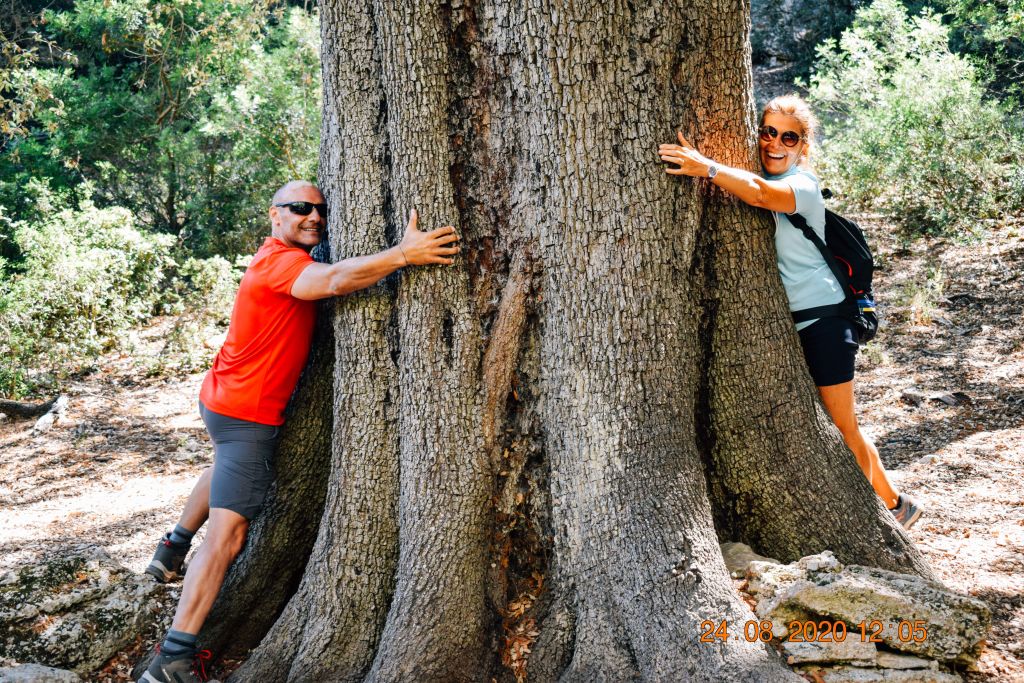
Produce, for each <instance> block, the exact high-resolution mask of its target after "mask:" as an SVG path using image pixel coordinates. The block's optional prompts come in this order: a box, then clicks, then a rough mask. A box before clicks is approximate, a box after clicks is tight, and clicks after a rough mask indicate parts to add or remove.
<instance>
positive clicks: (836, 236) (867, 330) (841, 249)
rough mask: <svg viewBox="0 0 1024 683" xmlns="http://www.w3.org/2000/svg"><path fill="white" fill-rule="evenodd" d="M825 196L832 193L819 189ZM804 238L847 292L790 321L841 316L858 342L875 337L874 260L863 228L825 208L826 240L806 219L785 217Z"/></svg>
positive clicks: (796, 314) (795, 216)
mask: <svg viewBox="0 0 1024 683" xmlns="http://www.w3.org/2000/svg"><path fill="white" fill-rule="evenodd" d="M822 196H823V197H824V198H825V199H828V198H829V197H831V196H832V193H831V192H829V191H828V190H825V191H824V192H822ZM786 217H787V218H788V219H789V222H790V223H792V224H793V225H794V226H796V228H797V229H799V230H800V231H801V232H803V233H804V237H806V238H807V239H809V240H810V241H811V242H813V243H814V246H816V247H817V248H818V251H820V252H821V255H822V257H823V258H824V259H825V263H826V264H828V267H829V269H830V270H831V271H832V274H833V275H835V276H836V280H837V281H838V282H839V284H840V285H841V286H842V287H843V291H844V292H846V300H845V301H842V302H840V303H838V304H831V305H828V306H815V307H814V308H805V309H803V310H800V311H793V322H797V323H799V322H804V321H806V320H814V319H815V318H825V317H828V316H842V317H844V318H847V319H849V320H850V321H851V322H852V323H853V324H854V326H855V327H856V328H857V333H858V335H859V337H860V343H862V344H864V343H866V342H869V341H871V340H872V339H874V337H875V334H876V333H877V332H878V316H877V315H876V314H875V297H874V295H873V294H872V293H871V276H872V274H873V273H874V269H875V261H874V259H873V258H872V257H871V249H870V248H869V247H868V243H867V240H865V239H864V231H863V230H861V229H860V226H859V225H857V224H856V223H854V222H853V221H851V220H850V219H849V218H843V217H842V216H840V215H839V214H837V213H834V212H832V211H829V210H828V209H825V241H824V242H822V241H821V238H820V237H818V235H817V233H815V232H814V230H812V229H811V226H809V225H807V219H805V218H804V217H803V216H801V215H800V214H798V213H794V214H791V215H787V216H786Z"/></svg>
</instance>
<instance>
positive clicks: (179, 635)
mask: <svg viewBox="0 0 1024 683" xmlns="http://www.w3.org/2000/svg"><path fill="white" fill-rule="evenodd" d="M195 653H196V635H195V634H194V633H185V632H184V631H175V630H174V629H171V630H170V631H168V632H167V637H166V638H164V642H163V644H162V645H161V646H160V654H161V655H163V656H165V657H168V658H170V659H183V658H185V657H191V656H193V655H195Z"/></svg>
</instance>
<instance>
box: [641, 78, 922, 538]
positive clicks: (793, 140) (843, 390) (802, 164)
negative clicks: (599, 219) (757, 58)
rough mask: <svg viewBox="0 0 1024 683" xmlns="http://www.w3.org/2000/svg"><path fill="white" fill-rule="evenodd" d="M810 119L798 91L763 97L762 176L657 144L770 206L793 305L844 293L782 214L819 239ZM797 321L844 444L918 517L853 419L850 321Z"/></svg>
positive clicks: (825, 301)
mask: <svg viewBox="0 0 1024 683" xmlns="http://www.w3.org/2000/svg"><path fill="white" fill-rule="evenodd" d="M816 127H817V121H816V120H815V118H814V114H813V113H812V112H811V110H810V107H808V106H807V103H806V102H804V101H803V99H801V98H800V97H799V96H797V95H786V96H784V97H776V98H775V99H773V100H772V101H771V102H769V103H768V105H767V106H766V107H765V109H764V112H763V113H762V114H761V127H760V130H759V137H758V150H759V152H760V157H761V166H762V167H763V169H764V177H762V176H759V175H756V174H754V173H750V172H749V171H745V170H743V169H740V168H731V167H729V166H725V165H723V164H718V163H716V162H714V161H712V160H711V159H708V158H707V157H705V156H704V155H702V154H701V153H700V152H698V151H697V150H696V149H694V148H693V146H692V145H690V143H688V142H687V141H686V138H684V137H683V134H682V133H679V144H678V145H675V144H666V145H661V146H660V147H659V149H658V152H659V154H660V155H661V159H662V161H665V162H668V163H669V164H674V165H675V166H677V167H678V168H673V167H671V166H670V167H668V168H666V169H665V171H666V173H669V174H671V175H688V176H694V177H700V178H709V179H710V180H711V182H713V183H714V184H715V185H717V186H719V187H720V188H722V189H723V190H726V191H727V192H730V193H731V194H734V195H736V196H737V197H739V198H740V199H742V200H743V201H744V202H746V203H747V204H750V205H751V206H756V207H758V208H762V209H768V210H769V211H771V212H772V214H773V215H774V216H775V250H776V253H777V262H778V266H779V274H780V275H781V276H782V284H783V286H784V287H785V290H786V296H787V297H788V299H789V309H790V310H791V311H799V310H803V309H806V308H813V307H817V306H827V305H829V304H837V303H840V302H841V301H843V299H844V298H845V293H844V292H843V289H842V285H841V283H839V282H836V279H835V277H834V276H833V275H832V271H831V270H830V269H829V267H828V265H827V264H826V263H825V259H824V258H823V257H822V255H821V252H819V251H818V249H817V247H815V246H814V243H813V242H811V241H810V240H809V239H807V238H806V237H805V236H804V234H803V233H802V232H801V231H800V230H799V229H797V228H796V227H795V226H794V225H793V224H792V223H791V222H790V221H789V218H788V216H789V215H791V214H794V213H799V214H800V215H801V216H803V217H804V218H805V219H806V220H807V224H808V225H809V226H810V227H811V228H812V229H813V230H814V231H815V232H816V233H817V234H818V236H819V237H821V238H822V239H823V240H824V239H825V204H824V202H823V201H822V198H821V191H820V190H819V188H818V179H817V177H815V175H814V173H813V172H811V170H810V161H809V155H810V150H811V148H812V146H813V144H814V133H815V129H816ZM796 329H797V332H798V333H799V337H800V345H801V347H802V348H803V352H804V358H805V359H806V360H807V366H808V368H809V369H810V372H811V377H812V378H813V379H814V383H815V384H816V385H817V387H818V393H819V394H820V395H821V400H822V402H823V403H824V404H825V408H826V409H828V412H829V414H830V415H831V416H832V419H833V421H834V422H835V423H836V426H837V427H839V431H840V432H842V434H843V439H845V441H846V445H847V446H849V448H850V450H851V451H852V452H853V454H854V456H855V457H856V458H857V464H859V465H860V468H861V470H862V471H863V472H864V475H865V476H866V477H867V478H868V481H870V482H871V486H872V487H874V489H875V492H876V493H877V494H878V495H879V496H880V497H881V498H882V500H883V501H884V502H885V505H886V507H888V508H889V509H890V510H892V511H893V514H894V515H895V516H896V519H897V520H899V522H900V523H901V524H903V526H905V527H908V528H909V527H910V525H912V524H913V523H914V522H916V521H917V519H918V517H920V515H921V509H920V506H919V505H918V504H917V502H916V501H915V500H914V499H913V498H911V497H910V496H907V495H902V494H897V492H896V490H895V489H894V488H893V486H892V484H891V483H890V481H889V478H888V477H887V476H886V474H885V468H884V467H883V466H882V461H881V459H880V458H879V457H878V449H877V448H875V445H874V444H873V443H871V440H870V439H868V438H867V437H866V436H865V435H864V433H863V432H862V431H861V430H860V426H859V425H858V424H857V415H856V409H855V405H854V393H853V376H854V359H855V357H856V354H857V342H858V338H857V332H856V329H855V328H854V326H853V323H852V322H850V321H849V320H847V319H846V318H843V317H839V316H836V317H829V318H819V319H816V320H808V321H805V322H801V323H797V326H796Z"/></svg>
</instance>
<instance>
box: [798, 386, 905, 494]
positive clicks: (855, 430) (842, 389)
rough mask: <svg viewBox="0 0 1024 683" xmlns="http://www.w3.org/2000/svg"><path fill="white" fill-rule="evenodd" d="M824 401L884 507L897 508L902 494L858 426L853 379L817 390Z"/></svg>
mask: <svg viewBox="0 0 1024 683" xmlns="http://www.w3.org/2000/svg"><path fill="white" fill-rule="evenodd" d="M818 393H819V394H821V400H822V402H823V403H824V404H825V408H826V409H827V410H828V413H829V415H831V416H832V421H833V422H835V423H836V426H837V427H839V431H840V433H841V434H842V435H843V439H844V440H845V441H846V445H847V446H849V448H850V450H851V451H853V455H854V457H856V458H857V464H858V465H860V469H861V470H862V471H863V472H864V476H865V477H867V478H868V481H869V482H870V483H871V486H872V487H873V488H874V489H875V493H877V494H878V496H879V497H880V498H881V499H882V502H884V503H885V506H886V507H887V508H889V509H890V510H891V509H892V508H894V507H896V503H897V499H898V497H899V495H898V494H897V493H896V489H894V488H893V486H892V483H890V482H889V478H888V477H887V476H886V474H885V468H884V467H883V466H882V460H881V458H879V457H878V449H877V448H875V444H873V443H871V440H870V439H868V438H867V437H866V436H864V433H863V432H861V431H860V425H858V424H857V414H856V412H855V408H854V398H853V380H850V381H849V382H843V383H842V384H833V385H831V386H825V387H818Z"/></svg>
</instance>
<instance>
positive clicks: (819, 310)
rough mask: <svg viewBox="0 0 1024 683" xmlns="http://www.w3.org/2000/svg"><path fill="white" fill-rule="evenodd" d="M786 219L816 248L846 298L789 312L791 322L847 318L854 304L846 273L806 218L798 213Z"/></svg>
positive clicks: (787, 215) (788, 215)
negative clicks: (834, 317)
mask: <svg viewBox="0 0 1024 683" xmlns="http://www.w3.org/2000/svg"><path fill="white" fill-rule="evenodd" d="M786 218H788V219H789V222H790V223H792V224H793V225H794V226H795V227H796V228H798V229H799V230H800V231H801V232H802V233H803V234H804V237H806V238H807V239H809V240H810V241H811V242H812V243H813V244H814V246H816V247H817V248H818V251H820V252H821V256H822V258H823V259H825V264H826V265H827V266H828V268H829V270H831V271H832V274H833V275H835V276H836V282H838V283H839V286H840V287H842V288H843V294H844V295H845V296H846V298H845V299H844V300H843V301H842V302H840V303H838V304H830V305H828V306H815V307H813V308H804V309H802V310H799V311H791V315H792V316H793V322H795V323H802V322H805V321H807V320H816V319H818V318H828V317H832V316H841V317H847V316H849V315H850V312H851V307H850V305H851V304H853V305H854V306H856V302H855V301H854V299H853V296H852V295H853V292H852V291H851V290H850V287H849V284H850V281H849V278H848V276H847V275H846V273H844V272H843V269H842V268H840V267H839V262H838V261H837V260H836V257H835V256H833V255H832V250H831V249H829V248H828V245H826V244H825V241H824V240H823V239H821V238H820V237H818V233H816V232H814V230H813V229H812V228H811V226H809V225H808V224H807V219H806V218H804V217H803V216H801V215H800V214H798V213H793V214H786Z"/></svg>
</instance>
